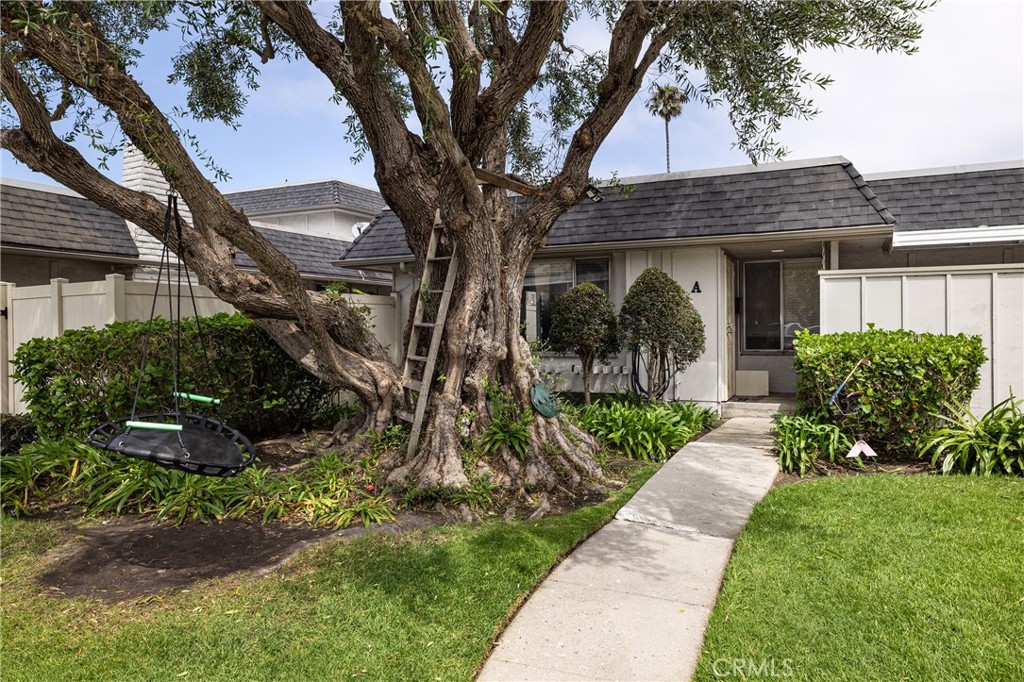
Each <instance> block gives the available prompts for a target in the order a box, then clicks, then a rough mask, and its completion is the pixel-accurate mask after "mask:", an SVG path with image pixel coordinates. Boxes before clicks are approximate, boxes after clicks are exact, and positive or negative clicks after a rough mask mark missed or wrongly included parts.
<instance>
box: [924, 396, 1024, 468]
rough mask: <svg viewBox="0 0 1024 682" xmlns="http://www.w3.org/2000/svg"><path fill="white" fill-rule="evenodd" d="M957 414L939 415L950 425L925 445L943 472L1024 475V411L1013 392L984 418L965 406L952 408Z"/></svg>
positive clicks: (927, 451)
mask: <svg viewBox="0 0 1024 682" xmlns="http://www.w3.org/2000/svg"><path fill="white" fill-rule="evenodd" d="M950 410H951V411H953V412H954V415H955V416H953V417H947V416H945V415H936V417H937V418H938V419H939V420H941V421H942V422H945V424H946V426H944V427H942V428H940V429H937V430H936V431H933V432H932V433H931V434H930V435H929V436H928V438H927V439H926V440H925V442H924V445H923V446H922V448H921V452H920V454H921V456H922V457H927V456H928V453H931V455H932V457H931V461H932V465H933V466H934V465H936V464H938V462H939V460H941V461H942V473H944V474H950V473H963V474H974V475H977V476H991V475H992V474H1010V475H1016V476H1024V410H1022V409H1021V400H1019V399H1016V398H1014V397H1013V396H1012V395H1011V396H1010V397H1009V398H1007V399H1006V400H1004V401H1002V402H1001V403H999V404H998V405H995V406H994V407H992V409H991V410H989V411H988V412H986V413H985V414H984V415H983V416H982V417H981V418H978V417H975V416H974V415H972V414H971V412H970V410H969V409H968V408H967V407H965V406H962V405H961V406H956V407H952V406H951V407H950Z"/></svg>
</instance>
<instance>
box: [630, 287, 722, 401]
mask: <svg viewBox="0 0 1024 682" xmlns="http://www.w3.org/2000/svg"><path fill="white" fill-rule="evenodd" d="M619 326H620V327H621V329H622V337H623V341H624V345H625V347H626V349H627V350H629V351H631V352H633V353H637V352H639V353H641V354H642V355H643V356H644V357H645V359H646V363H647V376H646V381H647V385H646V386H645V387H643V391H644V393H645V394H646V396H647V398H659V397H661V396H662V395H664V393H665V389H667V388H668V384H669V382H670V380H671V376H672V374H673V373H676V372H682V371H683V370H685V369H686V368H687V367H689V366H690V365H691V364H693V363H694V362H695V361H696V360H697V358H699V357H700V356H701V354H702V353H703V352H704V341H705V338H704V322H703V320H701V319H700V313H698V312H697V309H696V308H695V307H694V305H693V301H691V300H690V295H689V294H687V293H686V292H685V291H684V290H683V288H682V287H681V286H679V284H678V283H677V282H676V281H675V280H674V279H672V278H671V277H669V276H668V275H666V274H665V273H664V272H662V271H661V270H659V269H658V268H647V269H646V270H644V271H643V272H642V273H640V276H639V277H637V279H636V281H635V282H633V284H632V286H630V287H629V291H628V292H626V298H625V299H624V300H623V302H622V311H621V312H620V313H619ZM670 370H671V371H670ZM640 379H641V377H639V376H637V375H636V374H634V375H633V377H632V381H634V388H635V389H638V392H639V389H640V386H639V384H638V383H637V382H639V380H640Z"/></svg>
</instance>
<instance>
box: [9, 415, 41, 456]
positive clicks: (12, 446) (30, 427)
mask: <svg viewBox="0 0 1024 682" xmlns="http://www.w3.org/2000/svg"><path fill="white" fill-rule="evenodd" d="M35 439H36V427H35V425H34V424H33V423H32V417H31V416H30V415H28V414H10V413H8V412H0V457H3V456H4V455H12V454H14V453H16V452H18V451H19V450H21V446H23V445H25V444H26V443H31V442H32V441H34V440H35Z"/></svg>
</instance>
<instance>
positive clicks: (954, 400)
mask: <svg viewBox="0 0 1024 682" xmlns="http://www.w3.org/2000/svg"><path fill="white" fill-rule="evenodd" d="M795 349H796V358H795V360H794V364H793V367H794V369H795V371H796V375H797V401H798V406H799V411H800V414H801V415H804V416H808V417H812V418H814V419H816V421H819V422H821V423H830V424H834V425H836V426H838V427H839V429H840V430H841V431H842V432H843V433H845V434H848V435H851V436H855V437H863V438H864V439H865V440H867V441H868V442H869V443H870V444H871V446H872V447H873V448H875V449H876V451H877V452H878V453H879V454H880V455H883V456H899V457H913V456H914V455H916V454H917V451H918V447H919V444H920V440H921V438H922V436H925V435H927V434H928V433H930V432H931V431H933V430H934V429H936V428H938V427H939V426H940V424H941V418H940V415H947V416H949V415H950V405H951V404H967V403H968V402H969V401H970V397H971V393H972V392H973V391H974V389H975V388H977V386H978V382H979V381H980V374H979V370H980V368H981V365H982V364H983V363H984V362H985V349H984V344H983V343H982V340H981V337H979V336H968V335H965V334H957V335H955V336H951V335H941V334H919V333H916V332H911V331H906V330H882V329H868V330H867V331H863V332H846V333H842V334H821V335H816V334H810V333H808V332H802V333H799V334H798V338H797V340H796V342H795ZM864 360H867V361H868V362H867V363H864V362H863V361H864ZM854 367H856V368H857V369H856V371H855V372H854V373H853V375H852V376H851V377H850V381H849V382H848V384H847V386H846V388H845V390H844V393H850V392H856V391H863V396H862V397H860V398H859V400H857V401H856V402H855V403H854V404H853V405H854V407H855V409H850V410H844V411H845V412H848V413H846V414H843V413H842V412H841V411H840V410H837V409H836V408H835V407H834V406H832V405H829V400H830V398H831V396H832V395H833V394H834V392H835V390H836V389H837V387H838V386H839V384H840V383H841V382H842V381H843V379H844V378H845V377H846V376H848V375H849V373H850V371H851V370H852V369H854Z"/></svg>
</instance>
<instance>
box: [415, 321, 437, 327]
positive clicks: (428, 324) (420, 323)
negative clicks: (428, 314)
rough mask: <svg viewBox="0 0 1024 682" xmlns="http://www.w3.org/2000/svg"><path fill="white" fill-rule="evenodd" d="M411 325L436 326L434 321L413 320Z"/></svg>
mask: <svg viewBox="0 0 1024 682" xmlns="http://www.w3.org/2000/svg"><path fill="white" fill-rule="evenodd" d="M413 326H415V327H436V326H437V323H436V322H414V323H413Z"/></svg>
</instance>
